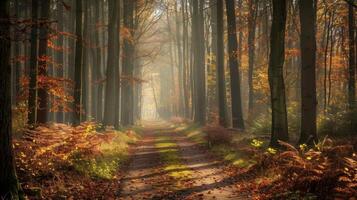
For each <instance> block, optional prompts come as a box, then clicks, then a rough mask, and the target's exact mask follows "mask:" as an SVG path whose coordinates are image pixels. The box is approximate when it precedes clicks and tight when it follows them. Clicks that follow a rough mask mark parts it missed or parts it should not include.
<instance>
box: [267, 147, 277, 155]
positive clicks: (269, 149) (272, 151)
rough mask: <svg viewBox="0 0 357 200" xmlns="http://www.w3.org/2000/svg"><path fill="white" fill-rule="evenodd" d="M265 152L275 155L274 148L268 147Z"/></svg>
mask: <svg viewBox="0 0 357 200" xmlns="http://www.w3.org/2000/svg"><path fill="white" fill-rule="evenodd" d="M267 152H268V153H270V154H276V152H277V150H276V149H274V148H271V147H269V148H268V149H267Z"/></svg>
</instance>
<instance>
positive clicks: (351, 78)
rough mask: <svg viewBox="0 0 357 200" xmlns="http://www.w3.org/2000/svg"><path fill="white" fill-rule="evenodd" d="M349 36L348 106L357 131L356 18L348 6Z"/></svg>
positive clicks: (353, 126)
mask: <svg viewBox="0 0 357 200" xmlns="http://www.w3.org/2000/svg"><path fill="white" fill-rule="evenodd" d="M348 30H349V31H348V35H349V57H348V62H349V66H348V105H349V109H350V112H351V117H350V118H351V119H350V120H351V130H356V129H357V122H356V57H355V56H356V41H355V39H356V38H355V34H356V33H355V18H354V10H353V6H352V5H351V4H349V6H348Z"/></svg>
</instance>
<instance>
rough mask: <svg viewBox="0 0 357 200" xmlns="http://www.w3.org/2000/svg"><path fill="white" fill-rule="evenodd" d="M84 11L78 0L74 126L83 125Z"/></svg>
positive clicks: (80, 1) (80, 0)
mask: <svg viewBox="0 0 357 200" xmlns="http://www.w3.org/2000/svg"><path fill="white" fill-rule="evenodd" d="M82 23H83V11H82V0H76V36H77V40H76V52H75V69H74V108H73V111H74V117H73V124H74V125H79V124H80V123H81V120H82V119H81V114H82V91H81V89H82V67H83V66H82V62H83V38H82Z"/></svg>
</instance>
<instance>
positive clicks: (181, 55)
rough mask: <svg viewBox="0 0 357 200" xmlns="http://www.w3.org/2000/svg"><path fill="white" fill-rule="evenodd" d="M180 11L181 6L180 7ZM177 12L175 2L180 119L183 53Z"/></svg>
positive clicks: (179, 112)
mask: <svg viewBox="0 0 357 200" xmlns="http://www.w3.org/2000/svg"><path fill="white" fill-rule="evenodd" d="M181 9H183V8H182V5H181ZM178 13H179V11H178V8H177V1H175V18H176V20H175V22H176V33H175V34H176V47H177V56H178V96H179V97H178V101H179V102H178V114H179V116H180V117H183V116H184V98H185V97H184V93H183V90H184V87H183V69H184V67H183V53H182V45H181V26H180V21H179V19H180V18H179V14H178Z"/></svg>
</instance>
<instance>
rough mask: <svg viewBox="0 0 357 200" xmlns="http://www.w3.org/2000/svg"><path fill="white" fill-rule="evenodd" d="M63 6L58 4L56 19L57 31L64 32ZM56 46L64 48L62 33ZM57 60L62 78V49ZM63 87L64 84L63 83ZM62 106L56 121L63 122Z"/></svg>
mask: <svg viewBox="0 0 357 200" xmlns="http://www.w3.org/2000/svg"><path fill="white" fill-rule="evenodd" d="M63 11H64V10H63V6H62V5H59V6H58V9H57V20H58V22H57V23H58V31H61V32H64V16H63ZM58 46H59V47H60V48H64V38H63V36H62V35H59V38H58ZM57 62H58V63H59V64H60V65H61V67H60V68H59V69H58V70H57V77H58V78H64V66H65V65H64V63H65V62H64V53H63V50H60V51H58V52H57ZM63 87H65V85H63ZM63 114H64V113H63V107H62V108H59V110H58V111H57V122H59V123H63V120H64V116H63Z"/></svg>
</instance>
